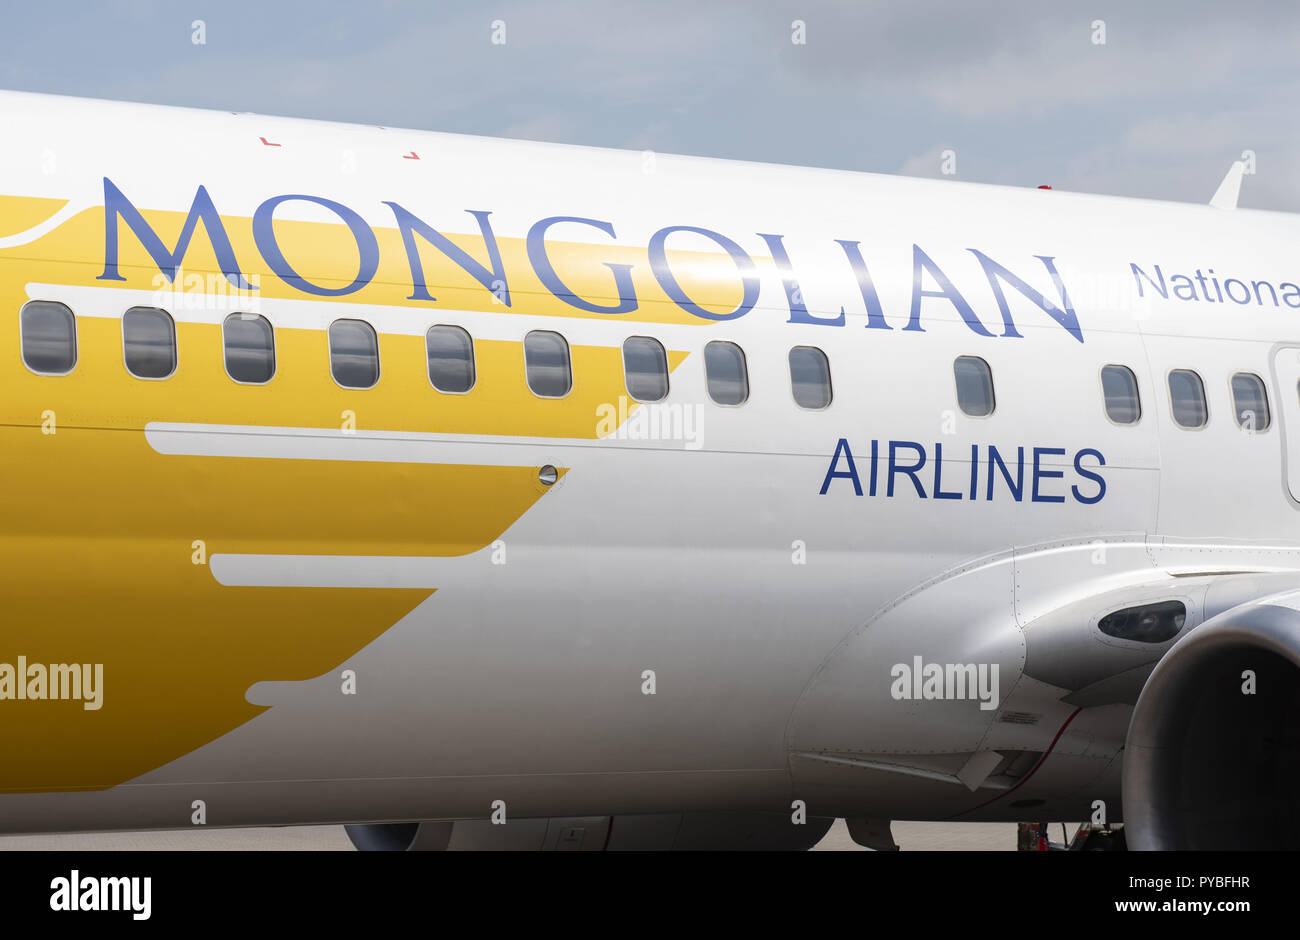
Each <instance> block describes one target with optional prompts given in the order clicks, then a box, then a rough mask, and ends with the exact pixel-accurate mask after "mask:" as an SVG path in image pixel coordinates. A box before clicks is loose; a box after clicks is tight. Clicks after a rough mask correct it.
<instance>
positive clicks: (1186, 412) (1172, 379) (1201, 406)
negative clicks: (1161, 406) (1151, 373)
mask: <svg viewBox="0 0 1300 940" xmlns="http://www.w3.org/2000/svg"><path fill="white" fill-rule="evenodd" d="M1169 404H1170V407H1171V408H1172V409H1173V412H1174V423H1175V424H1177V425H1178V426H1179V427H1180V428H1203V427H1205V424H1206V422H1207V421H1209V419H1210V412H1209V408H1208V407H1207V406H1206V404H1205V386H1204V385H1203V384H1201V377H1200V376H1199V375H1197V374H1196V373H1195V372H1193V371H1191V370H1190V369H1175V370H1174V371H1172V372H1170V373H1169Z"/></svg>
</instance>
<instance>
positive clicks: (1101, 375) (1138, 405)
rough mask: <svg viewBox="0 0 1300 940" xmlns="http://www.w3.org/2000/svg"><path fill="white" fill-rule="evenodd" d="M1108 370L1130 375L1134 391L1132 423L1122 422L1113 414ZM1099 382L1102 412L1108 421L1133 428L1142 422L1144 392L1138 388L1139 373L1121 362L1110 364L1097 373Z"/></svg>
mask: <svg viewBox="0 0 1300 940" xmlns="http://www.w3.org/2000/svg"><path fill="white" fill-rule="evenodd" d="M1108 369H1115V370H1123V371H1124V372H1125V373H1126V374H1127V375H1128V381H1129V382H1130V387H1131V388H1132V391H1133V403H1132V404H1133V409H1134V415H1133V420H1132V421H1120V420H1119V419H1118V418H1116V417H1115V416H1114V415H1113V414H1111V410H1110V405H1111V399H1110V396H1109V395H1108V394H1107V393H1106V371H1107V370H1108ZM1097 380H1098V381H1099V382H1101V404H1102V411H1103V412H1105V415H1106V420H1107V421H1109V422H1110V423H1111V424H1113V425H1115V426H1116V427H1121V428H1131V427H1133V426H1134V425H1136V424H1138V423H1140V422H1141V421H1142V391H1141V389H1139V388H1138V380H1137V373H1136V372H1134V371H1133V370H1132V369H1130V368H1129V367H1128V366H1126V365H1124V364H1123V363H1119V362H1108V363H1106V364H1105V365H1104V366H1102V367H1101V369H1100V370H1099V371H1098V373H1097Z"/></svg>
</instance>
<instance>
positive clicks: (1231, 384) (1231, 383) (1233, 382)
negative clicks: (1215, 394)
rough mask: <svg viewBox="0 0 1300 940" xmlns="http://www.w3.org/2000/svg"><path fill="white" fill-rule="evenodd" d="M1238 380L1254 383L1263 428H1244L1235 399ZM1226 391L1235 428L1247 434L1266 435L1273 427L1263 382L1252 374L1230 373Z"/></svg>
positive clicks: (1266, 391) (1239, 408)
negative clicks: (1260, 406) (1230, 402)
mask: <svg viewBox="0 0 1300 940" xmlns="http://www.w3.org/2000/svg"><path fill="white" fill-rule="evenodd" d="M1238 379H1246V380H1248V381H1252V382H1254V383H1255V386H1256V388H1258V389H1259V401H1260V402H1261V404H1262V405H1263V412H1264V426H1263V427H1250V428H1248V427H1246V425H1245V423H1244V422H1243V421H1242V420H1241V415H1242V408H1241V405H1240V404H1239V401H1238V397H1237V380H1238ZM1228 391H1229V392H1230V394H1231V395H1232V417H1233V419H1234V420H1235V421H1236V422H1237V427H1238V428H1240V429H1241V430H1243V431H1245V432H1246V433H1247V434H1265V433H1267V432H1268V429H1269V428H1271V427H1272V426H1273V409H1272V406H1271V405H1269V402H1268V386H1266V385H1265V384H1264V380H1263V379H1262V378H1260V377H1259V375H1258V374H1256V373H1254V372H1234V373H1232V375H1230V376H1229V377H1228Z"/></svg>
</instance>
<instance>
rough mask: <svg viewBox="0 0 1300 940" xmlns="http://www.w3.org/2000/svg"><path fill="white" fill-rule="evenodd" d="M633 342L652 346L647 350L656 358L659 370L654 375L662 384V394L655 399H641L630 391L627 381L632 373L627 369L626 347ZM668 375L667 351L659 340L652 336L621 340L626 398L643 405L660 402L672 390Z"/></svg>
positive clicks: (631, 337) (629, 384) (640, 373)
mask: <svg viewBox="0 0 1300 940" xmlns="http://www.w3.org/2000/svg"><path fill="white" fill-rule="evenodd" d="M633 340H638V341H640V342H644V343H647V344H653V345H654V349H653V350H649V354H651V355H655V356H657V357H658V362H659V365H660V368H659V369H658V370H657V372H656V373H655V374H656V375H657V376H658V378H659V379H661V380H662V382H663V393H662V394H660V395H659V396H658V397H656V398H643V397H642V396H640V395H638V394H637V393H636V392H634V391H632V383H631V381H629V379H630V378H631V376H632V374H633V373H632V371H631V370H629V369H628V367H627V346H628V343H631V342H632V341H633ZM668 373H669V368H668V352H667V350H665V349H664V344H663V343H661V342H659V340H657V339H655V338H654V337H653V336H629V337H627V339H625V340H623V388H625V389H626V390H627V395H628V397H629V398H631V399H632V400H633V401H637V402H641V403H643V404H654V403H655V402H661V401H663V400H664V399H665V398H667V397H668V393H669V391H671V389H672V385H671V382H670V380H669V374H668ZM636 374H637V375H643V376H644V375H649V374H650V373H648V372H638V373H636Z"/></svg>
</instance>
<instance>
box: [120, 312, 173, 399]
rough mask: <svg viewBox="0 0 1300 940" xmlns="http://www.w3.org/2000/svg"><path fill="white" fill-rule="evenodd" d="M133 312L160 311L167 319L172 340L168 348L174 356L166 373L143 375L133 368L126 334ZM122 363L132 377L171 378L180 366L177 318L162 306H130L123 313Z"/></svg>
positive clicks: (144, 379)
mask: <svg viewBox="0 0 1300 940" xmlns="http://www.w3.org/2000/svg"><path fill="white" fill-rule="evenodd" d="M133 313H134V314H155V313H160V314H162V316H163V317H164V318H165V319H166V321H167V328H168V330H169V336H170V342H169V343H168V348H169V350H170V352H171V358H172V367H171V369H170V370H168V371H167V373H166V374H164V375H142V374H141V373H139V372H137V371H135V369H133V368H131V357H130V356H129V355H128V343H127V336H126V334H127V317H129V316H131V314H133ZM122 365H123V366H124V367H125V368H126V371H127V372H128V373H129V374H130V375H131V377H132V378H137V379H140V380H141V381H145V382H165V381H166V380H167V379H170V378H171V377H172V376H173V375H175V374H176V369H177V368H178V367H179V366H180V350H179V349H178V346H177V339H176V319H175V318H174V317H173V316H172V315H171V314H170V313H169V312H168V311H166V310H164V309H163V308H162V307H145V306H142V305H137V306H134V307H128V308H127V309H126V310H125V311H124V312H123V313H122Z"/></svg>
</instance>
